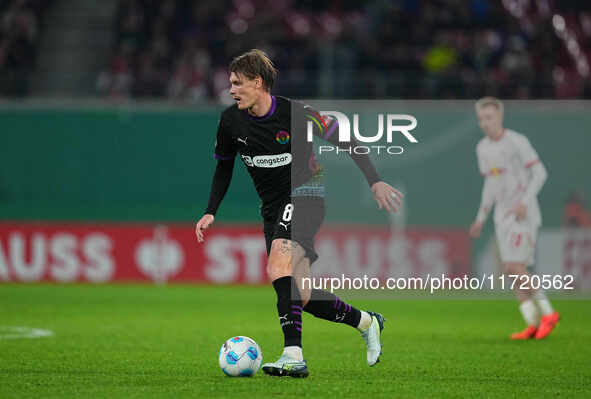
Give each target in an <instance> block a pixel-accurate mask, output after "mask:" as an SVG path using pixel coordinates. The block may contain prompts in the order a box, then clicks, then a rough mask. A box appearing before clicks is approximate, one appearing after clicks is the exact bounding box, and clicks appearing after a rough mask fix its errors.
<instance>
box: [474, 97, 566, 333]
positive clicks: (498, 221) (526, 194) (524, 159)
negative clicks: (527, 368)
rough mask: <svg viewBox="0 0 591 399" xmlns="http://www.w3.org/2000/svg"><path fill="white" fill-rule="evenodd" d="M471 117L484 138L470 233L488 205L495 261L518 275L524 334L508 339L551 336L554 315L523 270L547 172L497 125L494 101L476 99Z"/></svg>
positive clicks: (523, 142) (521, 141)
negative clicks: (497, 257) (480, 183)
mask: <svg viewBox="0 0 591 399" xmlns="http://www.w3.org/2000/svg"><path fill="white" fill-rule="evenodd" d="M476 114H477V116H478V123H479V125H480V128H481V129H482V131H483V132H484V135H485V137H483V138H482V139H481V140H480V142H479V143H478V145H477V146H476V154H477V157H478V167H479V169H480V173H481V174H482V176H483V177H484V187H483V189H482V199H481V201H480V207H479V209H478V214H477V216H476V220H475V221H474V223H472V225H471V226H470V235H471V236H472V237H473V238H477V237H479V236H480V233H481V231H482V226H483V225H484V223H485V221H486V219H487V217H488V214H489V212H490V210H491V209H492V207H493V205H494V207H495V211H494V217H493V219H494V223H495V233H496V237H497V242H498V245H499V250H500V253H501V260H502V262H503V265H504V268H505V273H507V274H511V275H519V276H520V278H519V279H518V280H517V283H516V284H515V293H516V295H517V300H518V301H519V310H520V311H521V314H522V315H523V318H524V320H525V322H526V324H527V327H526V328H525V330H523V331H520V332H517V333H514V334H511V339H530V338H535V339H542V338H545V337H546V336H547V335H548V334H550V332H552V330H553V329H554V327H555V326H556V324H557V323H558V321H559V320H560V315H559V314H558V312H556V311H554V309H553V308H552V305H551V304H550V302H549V301H548V298H547V297H546V295H545V294H544V293H543V292H542V291H541V290H540V291H538V290H534V289H532V288H531V286H530V281H531V280H530V275H529V273H528V271H527V266H530V265H532V264H533V263H534V250H535V244H536V236H537V232H538V229H539V228H540V226H541V224H542V215H541V213H540V207H539V205H538V199H537V195H538V192H539V191H540V190H541V188H542V186H543V185H544V182H545V181H546V178H547V176H548V174H547V172H546V168H544V165H543V164H542V162H541V160H540V158H539V157H538V154H537V153H536V151H535V150H534V149H533V147H532V146H531V144H530V142H529V140H528V139H527V137H525V136H524V135H522V134H520V133H517V132H515V131H513V130H510V129H506V128H504V127H503V103H502V102H501V101H500V100H498V99H496V98H494V97H485V98H482V99H480V100H478V102H476ZM521 276H523V277H521ZM508 281H512V280H508ZM522 282H525V284H521V283H522Z"/></svg>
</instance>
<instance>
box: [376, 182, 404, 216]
mask: <svg viewBox="0 0 591 399" xmlns="http://www.w3.org/2000/svg"><path fill="white" fill-rule="evenodd" d="M371 192H372V193H373V198H374V199H375V200H376V202H377V203H378V208H379V209H386V210H387V211H388V212H390V213H392V212H398V208H399V207H400V206H402V198H404V194H402V193H401V192H400V191H398V190H397V189H395V188H394V187H392V186H391V185H389V184H388V183H384V182H383V181H379V182H377V183H374V184H373V185H372V186H371Z"/></svg>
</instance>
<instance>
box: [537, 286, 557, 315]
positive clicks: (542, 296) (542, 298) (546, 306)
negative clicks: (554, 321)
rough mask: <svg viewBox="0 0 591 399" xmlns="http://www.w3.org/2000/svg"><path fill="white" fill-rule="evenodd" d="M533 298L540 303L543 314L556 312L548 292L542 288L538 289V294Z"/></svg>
mask: <svg viewBox="0 0 591 399" xmlns="http://www.w3.org/2000/svg"><path fill="white" fill-rule="evenodd" d="M533 299H534V300H535V301H536V303H537V304H538V307H539V308H540V311H541V312H542V315H544V316H546V315H549V314H551V313H554V308H553V307H552V305H551V304H550V301H549V300H548V297H547V296H546V293H545V292H544V291H542V290H541V289H540V290H538V291H536V294H535V295H534V296H533Z"/></svg>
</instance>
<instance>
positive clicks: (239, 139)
mask: <svg viewBox="0 0 591 399" xmlns="http://www.w3.org/2000/svg"><path fill="white" fill-rule="evenodd" d="M246 139H248V137H245V138H243V139H241V138H240V137H238V138H236V140H237V141H240V142H241V143H244V145H247V144H246Z"/></svg>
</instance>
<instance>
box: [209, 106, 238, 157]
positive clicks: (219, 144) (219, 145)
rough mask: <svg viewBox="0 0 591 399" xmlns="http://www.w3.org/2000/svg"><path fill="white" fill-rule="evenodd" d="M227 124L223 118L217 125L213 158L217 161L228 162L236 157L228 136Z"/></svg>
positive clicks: (230, 138)
mask: <svg viewBox="0 0 591 399" xmlns="http://www.w3.org/2000/svg"><path fill="white" fill-rule="evenodd" d="M229 127H230V126H229V123H228V121H227V120H226V119H224V117H223V116H222V118H221V119H220V122H219V124H218V132H217V136H216V142H215V153H214V154H213V157H214V158H215V159H219V160H228V159H232V158H234V157H235V156H236V146H235V143H234V142H233V140H232V135H231V134H230V129H229Z"/></svg>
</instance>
